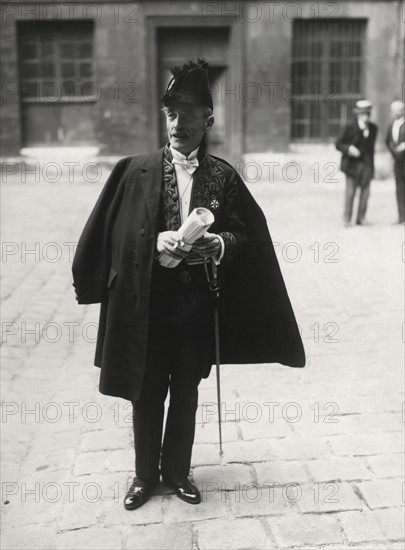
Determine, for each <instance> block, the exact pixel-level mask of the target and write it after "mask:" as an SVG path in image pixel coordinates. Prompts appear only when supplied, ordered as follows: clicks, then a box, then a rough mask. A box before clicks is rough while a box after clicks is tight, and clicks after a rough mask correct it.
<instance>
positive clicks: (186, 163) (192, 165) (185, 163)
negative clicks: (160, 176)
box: [173, 157, 198, 176]
mask: <svg viewBox="0 0 405 550" xmlns="http://www.w3.org/2000/svg"><path fill="white" fill-rule="evenodd" d="M173 164H178V165H180V166H182V167H183V168H184V170H186V172H188V173H189V174H190V176H191V175H192V174H193V173H194V172H195V171H196V170H197V167H198V158H197V157H195V158H193V159H181V158H178V157H173Z"/></svg>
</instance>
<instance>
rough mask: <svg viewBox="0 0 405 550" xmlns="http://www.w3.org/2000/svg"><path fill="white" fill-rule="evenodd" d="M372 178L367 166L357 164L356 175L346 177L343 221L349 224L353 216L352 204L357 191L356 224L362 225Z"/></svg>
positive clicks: (370, 170) (369, 168)
mask: <svg viewBox="0 0 405 550" xmlns="http://www.w3.org/2000/svg"><path fill="white" fill-rule="evenodd" d="M371 176H372V168H371V167H370V166H369V165H367V164H361V165H360V163H359V166H358V170H357V174H356V175H350V176H348V175H346V192H345V208H344V220H345V222H346V223H350V221H351V219H352V214H353V203H354V197H355V195H356V191H357V189H359V190H360V198H359V206H358V210H357V218H356V222H357V223H362V222H363V221H364V218H365V216H366V211H367V204H368V199H369V196H370V182H371Z"/></svg>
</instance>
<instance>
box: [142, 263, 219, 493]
mask: <svg viewBox="0 0 405 550" xmlns="http://www.w3.org/2000/svg"><path fill="white" fill-rule="evenodd" d="M213 315H214V314H213V296H212V292H211V291H210V290H209V287H208V283H207V280H206V275H205V271H204V266H203V265H197V266H187V265H185V264H184V262H182V263H181V264H180V265H179V266H178V267H177V268H174V269H168V268H164V267H161V266H160V265H159V264H158V263H157V262H156V265H155V267H154V270H153V274H152V286H151V308H150V321H149V338H148V358H147V365H146V371H145V377H144V382H143V386H142V390H141V394H140V397H139V399H138V401H136V402H134V403H133V425H134V441H135V469H136V475H137V477H139V478H142V479H144V480H146V481H148V482H151V483H156V482H157V481H158V480H159V475H160V472H159V463H160V470H161V473H162V476H163V478H164V479H166V480H167V481H169V482H171V483H177V482H179V481H181V480H184V479H185V478H186V477H187V476H188V474H189V470H190V464H191V454H192V447H193V442H194V432H195V416H196V411H197V406H198V385H199V383H200V381H201V379H202V377H203V374H204V371H205V369H206V368H207V366H208V363H209V361H208V354H209V351H210V347H211V346H212V345H213V343H212V342H211V338H212V333H213V331H212V326H211V329H209V325H210V324H211V325H212V323H213ZM168 391H170V404H169V408H168V412H167V419H166V426H165V431H164V438H163V444H162V434H163V419H164V410H165V407H164V403H165V399H166V396H167V394H168Z"/></svg>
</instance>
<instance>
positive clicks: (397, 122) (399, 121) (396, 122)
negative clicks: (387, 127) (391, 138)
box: [394, 116, 405, 126]
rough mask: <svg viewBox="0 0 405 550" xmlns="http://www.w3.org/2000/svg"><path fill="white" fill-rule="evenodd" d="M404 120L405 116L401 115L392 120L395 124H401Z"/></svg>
mask: <svg viewBox="0 0 405 550" xmlns="http://www.w3.org/2000/svg"><path fill="white" fill-rule="evenodd" d="M404 122H405V117H403V116H401V118H396V119H395V120H394V124H395V125H396V126H402V124H403V123H404Z"/></svg>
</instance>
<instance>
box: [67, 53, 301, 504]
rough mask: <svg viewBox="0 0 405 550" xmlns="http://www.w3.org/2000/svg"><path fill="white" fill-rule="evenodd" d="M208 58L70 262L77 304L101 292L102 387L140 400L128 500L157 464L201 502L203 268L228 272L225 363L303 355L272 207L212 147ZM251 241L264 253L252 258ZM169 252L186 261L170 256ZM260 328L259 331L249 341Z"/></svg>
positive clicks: (208, 315) (192, 70)
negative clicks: (189, 225) (203, 213)
mask: <svg viewBox="0 0 405 550" xmlns="http://www.w3.org/2000/svg"><path fill="white" fill-rule="evenodd" d="M207 68H208V63H207V62H206V61H205V60H201V59H198V60H197V61H190V62H189V63H187V64H186V65H185V66H183V67H182V68H180V67H175V68H173V69H172V74H173V78H172V80H171V81H170V83H169V85H168V87H167V90H166V93H165V94H164V96H163V103H164V106H165V107H164V111H165V114H166V122H167V131H168V138H169V143H168V144H167V145H166V146H165V147H164V148H163V149H161V150H160V151H157V152H154V153H152V154H150V155H142V156H135V157H129V158H126V159H122V160H121V161H119V162H118V163H117V165H116V167H115V168H114V170H113V172H112V174H111V175H110V177H109V179H108V181H107V183H106V185H105V187H104V189H103V191H102V193H101V195H100V198H99V200H98V202H97V204H96V206H95V208H94V210H93V212H92V214H91V216H90V218H89V220H88V222H87V224H86V227H85V228H84V231H83V233H82V236H81V237H80V240H79V243H78V247H77V251H76V255H75V258H74V262H73V276H74V286H75V288H76V294H77V298H78V301H79V303H98V302H101V310H100V324H99V332H98V339H97V348H96V358H95V364H96V365H97V366H99V367H101V375H100V391H101V392H102V393H104V394H107V395H113V396H119V397H122V398H124V399H129V400H131V401H132V403H133V411H134V415H133V420H134V435H135V456H136V477H135V478H134V480H133V483H132V485H131V487H130V489H129V491H128V493H127V495H126V497H125V500H124V506H125V508H126V509H128V510H133V509H135V508H138V507H139V506H142V505H143V504H144V503H145V502H146V501H147V500H148V498H149V496H150V492H151V490H152V488H153V487H154V486H155V485H156V484H157V483H158V482H159V479H160V475H162V479H163V481H164V482H165V483H166V484H167V485H169V486H172V487H174V488H175V492H176V495H177V496H178V497H179V498H181V499H182V500H184V501H186V502H188V503H191V504H198V503H199V502H200V500H201V497H200V493H199V491H198V489H197V487H196V486H195V485H194V483H193V482H192V481H191V480H190V479H189V477H188V476H189V470H190V463H191V452H192V446H193V440H194V430H195V414H196V409H197V402H198V385H199V383H200V381H201V379H202V378H203V377H206V376H208V374H209V372H210V368H211V365H212V364H213V363H214V362H215V354H214V345H213V330H212V324H213V296H212V295H213V293H212V292H211V291H210V288H209V285H208V282H207V277H206V273H205V267H206V265H211V264H212V262H214V263H215V264H218V266H219V267H218V269H219V271H220V275H221V282H222V292H221V296H222V299H221V360H222V362H223V363H263V362H280V363H284V364H287V365H290V366H295V367H303V366H304V364H305V355H304V350H303V346H302V341H301V338H300V335H299V330H298V326H297V324H296V321H295V317H294V313H293V311H292V308H291V304H290V301H289V299H288V295H287V292H286V289H285V286H284V282H283V279H282V276H281V273H280V269H279V266H278V263H277V259H276V256H275V253H274V248H273V245H272V242H271V239H270V235H269V233H268V229H267V224H266V220H265V218H264V215H263V213H262V211H261V210H260V208H259V207H258V205H257V204H256V202H255V201H254V199H253V198H252V196H251V195H250V193H249V191H248V190H247V188H246V187H245V185H244V183H243V182H242V180H241V179H240V178H239V176H238V174H237V173H236V172H235V170H234V169H233V168H232V167H231V166H230V165H229V164H227V163H226V162H225V161H223V160H222V159H218V158H216V157H212V156H210V155H209V154H207V152H206V151H204V149H203V146H202V142H203V137H204V135H205V132H207V131H209V129H210V128H211V126H212V124H213V122H214V119H213V114H212V108H213V107H212V96H211V92H210V88H209V82H208V71H207ZM195 207H205V208H207V209H209V210H210V211H211V212H212V214H213V216H214V218H215V221H214V223H213V225H212V226H211V228H210V231H209V233H207V234H206V235H205V237H203V238H201V239H200V240H199V241H198V242H196V243H195V245H194V246H193V248H192V250H191V251H190V253H187V252H186V251H185V250H184V246H183V243H182V242H181V240H179V236H178V234H177V230H178V229H179V227H180V225H181V223H182V221H183V220H184V219H185V218H186V217H187V215H188V213H189V212H190V211H192V210H193V209H194V208H195ZM249 246H254V247H255V250H256V251H258V252H260V253H259V254H257V256H256V257H255V259H254V260H250V258H249V250H248V248H247V247H249ZM162 252H163V253H165V254H167V255H169V256H170V257H172V258H174V259H178V260H181V261H180V263H179V265H178V266H177V267H174V268H171V269H169V268H166V267H163V266H162V265H161V264H160V262H159V255H160V254H161V253H162ZM252 327H253V328H256V329H258V330H259V331H261V332H260V333H261V334H262V336H261V338H259V339H258V338H257V336H256V335H255V337H254V338H253V339H249V337H248V335H249V334H251V331H252ZM169 390H170V405H169V408H168V414H167V420H166V426H165V431H164V437H163V443H162V434H163V417H164V403H165V399H166V396H167V393H168V391H169Z"/></svg>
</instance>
